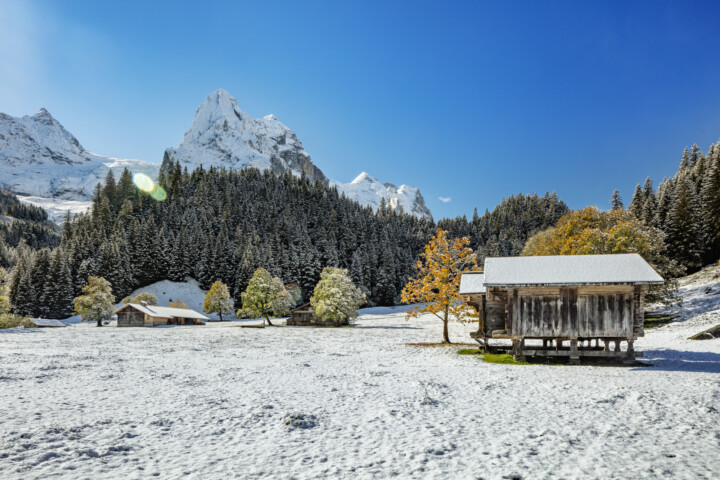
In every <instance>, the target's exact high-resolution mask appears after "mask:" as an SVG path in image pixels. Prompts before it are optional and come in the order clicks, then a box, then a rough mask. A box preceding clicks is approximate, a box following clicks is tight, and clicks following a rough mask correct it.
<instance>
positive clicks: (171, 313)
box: [113, 303, 210, 320]
mask: <svg viewBox="0 0 720 480" xmlns="http://www.w3.org/2000/svg"><path fill="white" fill-rule="evenodd" d="M127 307H133V308H135V309H136V310H140V311H141V312H143V313H144V314H146V315H150V316H151V317H155V318H199V319H200V320H210V319H209V318H208V317H206V316H205V315H203V314H201V313H197V312H196V311H195V310H190V309H189V308H172V307H158V306H157V305H140V304H139V303H128V304H125V305H123V306H122V307H120V308H118V309H117V310H115V311H114V312H113V313H117V312H119V311H120V310H123V309H125V308H127Z"/></svg>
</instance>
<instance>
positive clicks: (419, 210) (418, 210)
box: [330, 172, 432, 218]
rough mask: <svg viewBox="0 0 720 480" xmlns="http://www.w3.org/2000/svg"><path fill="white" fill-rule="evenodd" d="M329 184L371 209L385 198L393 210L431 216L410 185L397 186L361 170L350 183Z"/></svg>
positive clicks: (423, 201) (332, 182) (418, 215)
mask: <svg viewBox="0 0 720 480" xmlns="http://www.w3.org/2000/svg"><path fill="white" fill-rule="evenodd" d="M330 185H331V186H334V187H336V188H337V189H338V192H340V193H342V194H344V195H345V196H346V197H347V198H350V199H352V200H355V201H357V202H359V203H360V204H362V205H367V206H369V207H372V208H373V209H377V208H378V207H379V206H380V202H381V201H382V199H385V202H387V204H388V205H389V206H390V207H391V208H392V209H393V210H395V211H400V212H404V213H409V214H410V215H415V216H416V217H420V218H432V213H431V212H430V209H429V208H428V207H427V206H426V205H425V199H424V198H423V196H422V194H421V193H420V189H419V188H417V187H412V186H410V185H400V186H399V187H397V186H395V185H393V184H392V183H382V182H380V180H378V179H377V178H375V177H372V176H370V175H368V174H367V173H365V172H362V173H361V174H360V175H358V176H357V177H356V178H355V180H353V181H352V182H350V183H340V182H336V181H335V180H332V181H331V182H330Z"/></svg>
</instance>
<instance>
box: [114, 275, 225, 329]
mask: <svg viewBox="0 0 720 480" xmlns="http://www.w3.org/2000/svg"><path fill="white" fill-rule="evenodd" d="M141 292H148V293H152V294H153V295H155V296H156V297H157V299H158V305H160V306H162V307H167V306H168V305H170V302H171V301H173V300H182V301H183V302H185V304H187V306H188V308H189V309H191V310H195V311H196V312H199V313H202V314H203V315H205V316H206V317H210V319H211V320H220V316H219V315H217V314H215V313H204V312H203V304H204V302H205V295H206V294H207V291H206V290H203V289H202V288H200V284H199V283H198V281H197V280H195V279H193V278H189V277H188V278H187V280H186V281H184V282H173V281H171V280H162V281H160V282H156V283H153V284H151V285H147V286H145V287H141V288H138V289H137V290H135V291H134V292H133V293H132V294H131V295H130V297H131V298H132V297H134V296H135V295H137V294H138V293H141ZM116 300H118V301H120V300H122V299H121V298H117V299H116ZM122 305H123V304H122V303H121V302H118V304H117V306H118V307H121V306H122ZM223 320H237V317H235V312H233V313H231V314H229V315H223Z"/></svg>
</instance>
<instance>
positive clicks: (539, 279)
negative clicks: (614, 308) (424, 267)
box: [485, 253, 664, 286]
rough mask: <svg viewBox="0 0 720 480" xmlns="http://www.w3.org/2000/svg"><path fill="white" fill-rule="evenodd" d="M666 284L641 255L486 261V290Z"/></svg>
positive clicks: (570, 256)
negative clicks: (502, 287) (559, 286)
mask: <svg viewBox="0 0 720 480" xmlns="http://www.w3.org/2000/svg"><path fill="white" fill-rule="evenodd" d="M663 282H664V280H663V278H662V277H661V276H660V275H659V274H658V273H657V272H656V271H655V270H654V269H653V268H652V267H651V266H650V264H648V263H647V262H646V261H645V260H644V259H643V258H642V257H641V256H640V255H638V254H637V253H628V254H614V255H552V256H537V257H489V258H486V259H485V285H486V286H510V285H593V284H614V283H620V284H622V283H630V284H660V283H663Z"/></svg>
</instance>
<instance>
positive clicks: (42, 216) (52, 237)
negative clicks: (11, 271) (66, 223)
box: [0, 190, 60, 268]
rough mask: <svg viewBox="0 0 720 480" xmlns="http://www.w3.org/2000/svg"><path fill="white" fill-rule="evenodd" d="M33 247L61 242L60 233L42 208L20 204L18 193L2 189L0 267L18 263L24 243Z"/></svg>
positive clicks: (0, 204) (0, 201) (34, 248)
mask: <svg viewBox="0 0 720 480" xmlns="http://www.w3.org/2000/svg"><path fill="white" fill-rule="evenodd" d="M21 242H22V243H23V244H25V245H26V246H27V247H29V248H30V249H33V250H37V249H40V248H44V247H49V248H53V247H56V246H58V245H59V244H60V233H59V232H58V230H57V229H56V226H55V224H53V223H52V222H50V221H49V220H48V215H47V212H46V211H45V210H44V209H43V208H40V207H36V206H33V205H26V204H24V203H20V200H18V198H17V196H15V195H14V194H12V193H10V192H7V191H5V190H0V267H1V268H8V267H10V266H12V265H14V264H15V263H16V262H17V255H16V251H15V249H16V248H17V247H18V246H19V245H20V243H21Z"/></svg>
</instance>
